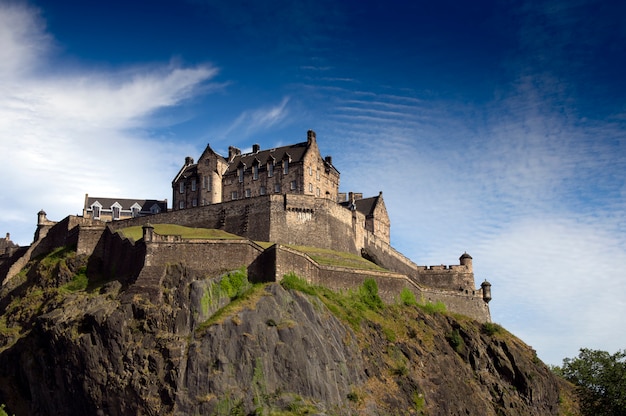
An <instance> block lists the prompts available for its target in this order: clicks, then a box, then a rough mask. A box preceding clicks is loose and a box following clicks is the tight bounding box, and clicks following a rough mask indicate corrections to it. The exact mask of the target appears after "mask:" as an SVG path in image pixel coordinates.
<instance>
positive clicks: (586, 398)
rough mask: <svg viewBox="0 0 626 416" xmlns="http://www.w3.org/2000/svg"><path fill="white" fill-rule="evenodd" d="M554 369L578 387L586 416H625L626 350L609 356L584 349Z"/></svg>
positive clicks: (605, 353) (581, 404) (606, 353)
mask: <svg viewBox="0 0 626 416" xmlns="http://www.w3.org/2000/svg"><path fill="white" fill-rule="evenodd" d="M552 370H553V371H554V372H555V373H556V374H557V375H559V376H561V377H564V378H565V379H566V380H568V381H570V382H571V383H573V384H574V385H576V386H577V392H578V396H579V399H580V406H581V410H582V412H583V414H584V415H589V416H591V415H594V416H612V415H625V414H626V350H624V351H617V352H616V353H615V354H609V353H608V352H606V351H600V350H591V349H587V348H581V350H580V353H579V355H578V357H575V358H566V359H564V360H563V366H562V367H561V368H559V367H553V368H552Z"/></svg>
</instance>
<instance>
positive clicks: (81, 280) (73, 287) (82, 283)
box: [59, 266, 89, 293]
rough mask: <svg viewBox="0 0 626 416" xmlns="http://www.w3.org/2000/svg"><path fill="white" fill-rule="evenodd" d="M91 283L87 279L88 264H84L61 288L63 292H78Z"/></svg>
mask: <svg viewBox="0 0 626 416" xmlns="http://www.w3.org/2000/svg"><path fill="white" fill-rule="evenodd" d="M88 283H89V281H88V279H87V266H82V267H81V268H80V269H78V273H77V274H75V275H74V277H72V280H70V281H69V282H68V283H66V284H64V285H63V286H61V287H60V288H59V290H60V291H61V292H62V293H67V292H77V291H79V290H85V289H87V284H88Z"/></svg>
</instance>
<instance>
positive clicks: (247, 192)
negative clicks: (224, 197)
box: [246, 189, 252, 198]
mask: <svg viewBox="0 0 626 416" xmlns="http://www.w3.org/2000/svg"><path fill="white" fill-rule="evenodd" d="M251 196H252V191H250V189H246V198H250V197H251Z"/></svg>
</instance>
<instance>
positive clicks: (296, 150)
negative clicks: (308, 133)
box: [224, 142, 308, 175]
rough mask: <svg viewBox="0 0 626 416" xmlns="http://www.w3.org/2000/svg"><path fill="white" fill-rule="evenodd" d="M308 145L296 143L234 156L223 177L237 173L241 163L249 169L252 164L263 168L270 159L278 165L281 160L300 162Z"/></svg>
mask: <svg viewBox="0 0 626 416" xmlns="http://www.w3.org/2000/svg"><path fill="white" fill-rule="evenodd" d="M307 145H308V143H307V142H302V143H296V144H291V145H288V146H282V147H276V148H274V149H266V150H259V151H258V152H250V153H244V154H242V155H236V156H235V157H234V158H233V160H232V161H231V162H230V164H229V165H228V169H227V170H226V173H225V174H224V175H228V174H232V173H235V172H237V169H238V168H239V167H240V166H241V164H242V163H243V164H244V165H245V167H246V169H249V168H250V167H251V166H252V165H253V164H254V163H258V164H259V166H265V165H266V164H267V163H268V161H270V160H271V159H272V158H274V160H275V161H276V162H277V163H279V162H281V161H282V160H285V159H287V160H289V163H298V162H302V159H303V158H304V154H305V153H306V151H307V149H308V146H307Z"/></svg>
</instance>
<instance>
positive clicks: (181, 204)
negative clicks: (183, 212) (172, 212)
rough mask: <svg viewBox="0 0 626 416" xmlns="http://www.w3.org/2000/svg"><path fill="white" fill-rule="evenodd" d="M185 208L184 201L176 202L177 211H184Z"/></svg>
mask: <svg viewBox="0 0 626 416" xmlns="http://www.w3.org/2000/svg"><path fill="white" fill-rule="evenodd" d="M184 208H185V201H178V209H184Z"/></svg>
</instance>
